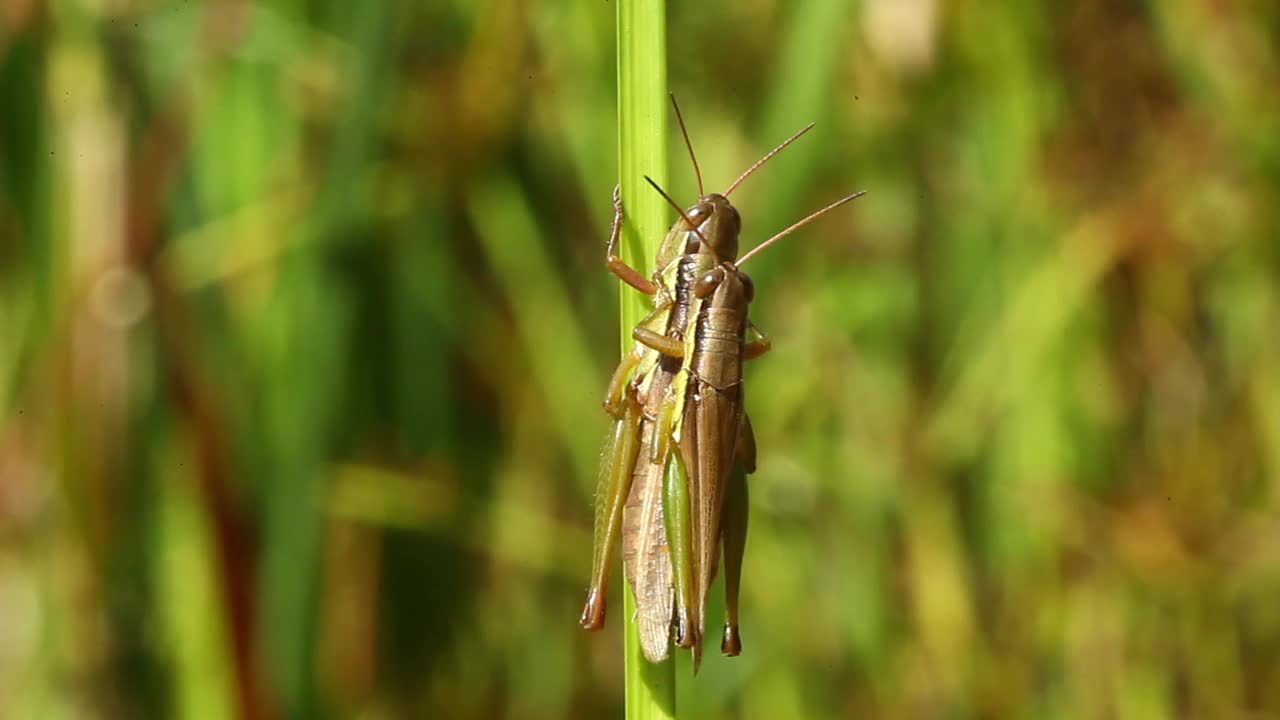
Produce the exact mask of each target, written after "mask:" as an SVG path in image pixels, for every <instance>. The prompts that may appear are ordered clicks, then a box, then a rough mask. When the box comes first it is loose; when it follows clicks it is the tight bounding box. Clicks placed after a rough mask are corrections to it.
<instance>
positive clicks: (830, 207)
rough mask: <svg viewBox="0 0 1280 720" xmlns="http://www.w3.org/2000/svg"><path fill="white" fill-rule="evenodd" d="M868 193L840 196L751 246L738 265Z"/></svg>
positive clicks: (864, 191) (862, 191)
mask: <svg viewBox="0 0 1280 720" xmlns="http://www.w3.org/2000/svg"><path fill="white" fill-rule="evenodd" d="M787 142H790V140H788V141H787ZM783 144H784V145H785V144H786V143H783ZM774 152H777V151H776V150H775V151H774ZM771 154H772V153H771ZM765 159H766V160H767V159H768V158H767V157H766V158H765ZM866 194H867V191H866V190H859V191H858V192H856V193H854V194H852V195H846V196H845V197H842V198H840V199H839V200H837V201H835V202H833V203H831V204H830V205H828V206H826V207H824V208H822V209H821V210H819V211H817V212H815V213H813V214H812V215H810V216H809V217H807V218H805V219H803V220H801V221H800V222H797V223H795V224H794V225H792V226H791V227H789V228H787V229H786V230H783V231H782V232H780V233H778V234H777V235H774V236H773V237H771V238H769V239H768V240H765V241H764V242H762V243H760V244H759V245H757V246H755V247H753V248H751V251H750V252H748V253H747V254H746V255H743V256H742V257H741V258H739V259H738V262H737V265H736V267H739V268H740V267H742V266H743V264H744V263H746V262H747V261H748V260H750V259H751V256H752V255H755V254H756V253H758V252H760V251H761V250H763V249H765V248H767V247H769V246H770V245H772V244H773V243H775V242H777V241H778V240H781V239H782V238H784V237H786V236H787V235H790V234H791V233H792V232H794V231H796V230H799V229H800V228H802V227H804V226H805V225H808V224H809V223H811V222H813V221H814V220H817V219H818V218H819V217H821V216H822V215H824V214H826V213H828V212H830V211H832V210H835V209H836V208H838V207H840V206H841V205H843V204H845V203H847V202H849V201H850V200H853V199H854V198H859V197H862V196H863V195H866Z"/></svg>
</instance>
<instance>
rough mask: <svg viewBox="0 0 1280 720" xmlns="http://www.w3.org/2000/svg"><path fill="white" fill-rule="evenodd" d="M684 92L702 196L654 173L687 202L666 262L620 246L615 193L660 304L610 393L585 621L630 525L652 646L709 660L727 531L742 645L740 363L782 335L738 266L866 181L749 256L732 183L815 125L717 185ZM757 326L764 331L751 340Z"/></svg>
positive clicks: (645, 645)
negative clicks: (707, 637)
mask: <svg viewBox="0 0 1280 720" xmlns="http://www.w3.org/2000/svg"><path fill="white" fill-rule="evenodd" d="M672 105H673V106H674V107H675V112H676V117H677V119H678V120H679V122H680V129H681V132H682V133H683V135H684V139H685V144H686V146H687V147H688V148H689V155H690V158H691V159H692V161H693V167H694V172H695V174H696V175H697V178H698V192H699V195H700V197H699V200H698V202H697V203H696V204H694V205H692V206H691V207H689V208H688V209H687V210H682V209H681V208H680V206H679V205H678V204H677V203H676V202H675V201H674V200H672V199H671V197H670V196H669V195H667V193H666V192H665V191H663V190H662V189H661V188H660V187H658V186H657V184H656V183H654V182H653V181H652V180H650V179H649V178H647V177H646V178H645V179H646V180H648V181H649V183H650V184H651V185H653V187H654V189H656V190H657V191H658V192H659V193H661V194H662V196H663V197H664V198H665V199H666V200H667V202H668V203H669V204H670V205H671V206H672V207H673V208H674V209H675V210H676V212H677V213H679V214H680V218H679V219H678V220H677V221H676V222H675V224H673V225H672V227H671V230H670V231H669V232H668V233H667V236H666V238H665V239H664V240H663V242H662V245H661V246H660V247H659V250H658V254H657V258H656V268H657V269H656V270H655V272H654V274H653V276H652V278H646V277H645V276H644V275H643V274H642V273H641V272H639V271H637V270H636V269H634V268H632V267H630V266H629V265H627V264H626V263H625V262H623V261H622V259H621V258H620V257H618V255H617V245H618V240H619V237H620V235H621V230H622V222H623V217H624V213H623V208H622V203H621V198H620V196H619V194H618V191H616V190H615V192H614V222H613V228H612V232H611V234H610V238H609V249H608V255H607V261H606V262H607V265H608V267H609V269H610V271H612V272H613V273H614V274H615V275H617V276H618V277H619V278H620V279H621V280H622V281H624V282H626V283H627V284H628V285H630V286H632V287H633V288H635V289H637V290H639V291H640V292H643V293H645V294H647V295H650V296H652V297H653V298H654V300H653V311H652V312H651V313H650V314H649V315H648V317H646V318H645V319H644V320H643V321H641V323H640V324H639V325H638V326H637V327H636V328H635V329H634V330H633V332H632V337H633V339H634V340H635V345H634V347H633V349H632V351H631V352H630V353H628V354H627V355H626V356H625V357H624V358H623V359H622V361H621V362H620V363H619V365H618V368H617V370H616V371H615V372H614V374H613V377H612V379H611V380H610V383H609V389H608V392H607V394H606V398H605V409H606V410H607V411H608V412H609V414H610V415H611V416H613V418H614V425H613V428H612V431H611V432H610V434H609V437H608V440H607V444H606V448H605V451H604V463H603V465H602V468H601V476H600V484H599V488H598V490H597V494H596V517H595V549H594V553H593V563H592V573H591V586H590V588H589V590H588V595H587V602H586V605H585V607H584V608H583V612H582V620H581V622H582V625H583V627H585V628H587V629H588V630H596V629H599V628H601V627H603V625H604V614H605V589H606V583H607V581H608V576H609V569H610V563H611V559H612V555H613V547H614V546H615V545H616V544H617V542H618V539H619V535H620V534H621V538H622V544H623V561H624V565H625V570H626V576H627V581H628V582H629V583H630V584H631V587H632V589H633V591H634V593H635V597H636V606H637V615H638V618H637V620H638V624H639V629H640V640H641V646H642V649H643V650H644V654H645V657H646V658H648V659H649V660H650V661H652V662H659V661H661V660H664V659H666V657H667V656H668V654H669V648H670V644H671V641H672V640H674V642H675V644H676V645H678V646H680V647H688V648H691V649H692V652H693V658H694V671H695V672H697V668H698V664H699V662H700V659H701V645H702V642H701V641H702V636H703V631H704V628H705V626H706V623H705V619H706V605H707V596H708V594H709V592H710V589H711V583H712V581H713V580H714V579H715V575H716V571H717V565H718V562H719V555H720V548H721V545H722V544H723V547H724V555H725V595H726V597H725V615H726V618H725V625H724V632H723V637H722V640H721V645H720V648H721V651H722V652H723V653H724V654H726V655H737V654H738V653H739V652H740V651H741V639H740V637H739V633H738V621H737V614H738V588H739V581H740V578H741V569H742V555H743V551H744V549H745V546H746V531H747V486H746V475H747V474H749V473H752V472H754V471H755V438H754V436H753V434H752V431H751V423H750V421H749V420H748V418H747V415H746V411H745V409H744V398H743V384H742V363H743V361H744V360H749V359H752V358H754V357H758V356H759V355H761V354H763V353H765V352H767V351H768V350H769V347H770V345H769V341H768V339H766V338H765V337H764V335H763V334H761V333H760V332H759V331H758V330H756V329H755V327H754V325H752V324H751V322H750V320H748V318H747V307H748V304H749V303H750V302H751V300H752V298H753V295H754V291H753V287H752V283H751V280H750V278H749V277H748V276H747V275H746V274H745V273H743V272H742V271H741V270H740V268H741V266H742V264H743V263H745V262H746V261H747V260H748V259H750V257H751V256H752V255H754V254H756V253H757V252H759V251H760V250H763V249H764V248H765V247H767V246H768V245H770V244H772V243H773V242H775V241H777V240H778V239H780V238H782V237H783V236H785V235H787V234H789V233H791V232H792V231H794V230H796V229H797V228H799V227H801V226H803V225H804V224H806V223H808V222H810V221H811V220H813V219H815V218H817V217H818V216H819V215H822V214H823V213H825V212H828V211H830V210H832V209H834V208H836V207H838V206H839V205H842V204H844V203H846V202H848V201H850V200H852V199H854V198H856V197H858V196H860V195H862V193H861V192H859V193H854V194H852V195H849V196H847V197H845V198H842V199H840V200H838V201H837V202H835V203H832V204H831V205H829V206H827V207H826V208H823V209H822V210H819V211H818V212H815V213H813V214H812V215H810V216H808V217H806V218H805V219H803V220H801V221H800V222H797V223H795V224H793V225H792V226H791V227H789V228H787V229H786V230H783V231H782V232H780V233H778V234H777V235H775V236H773V237H772V238H770V239H769V240H766V241H765V242H763V243H761V244H760V245H759V246H757V247H756V248H755V249H754V250H752V251H751V252H749V253H747V255H746V256H744V257H743V258H742V259H741V260H737V255H738V235H739V232H740V230H741V218H740V216H739V214H738V211H737V210H736V209H735V208H734V207H733V205H732V204H731V203H730V202H729V199H728V196H729V195H730V193H732V192H733V191H734V189H736V188H737V187H738V185H739V184H741V183H742V181H743V180H745V179H746V178H747V177H749V176H750V175H751V174H752V173H753V172H755V170H756V169H757V168H759V167H760V166H761V165H763V164H764V163H765V162H767V161H768V160H769V159H770V158H772V157H773V156H774V155H776V154H777V153H778V152H780V151H781V150H782V149H783V148H785V147H786V146H787V145H789V144H790V143H791V142H792V141H794V140H795V139H796V138H798V137H800V136H801V135H803V134H804V133H806V132H808V131H809V130H810V129H811V128H812V127H813V125H812V124H810V125H808V126H806V127H805V128H804V129H802V130H800V131H799V132H797V133H796V134H794V135H792V136H791V137H790V138H788V139H787V140H786V141H784V142H783V143H782V144H781V145H779V146H778V147H776V148H774V149H773V150H772V151H770V152H769V153H768V154H767V155H765V156H764V157H763V158H761V159H760V160H759V161H758V162H756V163H755V164H754V165H752V166H751V167H750V168H748V169H747V171H746V172H744V173H743V174H742V175H741V176H740V177H739V178H738V179H737V180H735V181H734V182H733V184H731V185H730V186H729V188H728V189H727V190H725V191H724V192H723V193H709V194H708V193H705V192H704V191H703V186H702V173H701V171H700V170H699V168H698V161H697V158H696V157H695V156H694V153H693V146H692V144H691V143H689V135H688V132H687V131H686V130H685V126H684V119H683V118H682V117H681V116H680V108H679V107H678V106H676V105H675V98H674V97H672ZM735 260H736V262H735ZM748 330H750V331H751V332H752V333H754V335H755V336H756V337H755V338H754V339H752V340H750V341H748V340H747V334H748ZM677 449H678V452H677V451H676V450H677Z"/></svg>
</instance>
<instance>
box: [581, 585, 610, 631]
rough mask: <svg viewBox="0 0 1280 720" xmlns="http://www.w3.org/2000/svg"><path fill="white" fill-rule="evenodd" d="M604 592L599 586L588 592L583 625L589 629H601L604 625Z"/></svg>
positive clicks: (583, 612) (583, 608) (583, 610)
mask: <svg viewBox="0 0 1280 720" xmlns="http://www.w3.org/2000/svg"><path fill="white" fill-rule="evenodd" d="M604 601H605V597H604V593H602V592H600V589H599V588H591V591H590V592H588V593H587V603H586V605H583V606H582V619H581V620H580V621H579V622H580V623H582V627H583V628H585V629H587V630H599V629H600V628H602V627H604V604H605V602H604Z"/></svg>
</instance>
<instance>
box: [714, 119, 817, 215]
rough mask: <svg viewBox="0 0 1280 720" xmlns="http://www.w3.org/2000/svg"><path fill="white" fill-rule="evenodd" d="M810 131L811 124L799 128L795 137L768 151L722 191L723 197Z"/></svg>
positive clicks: (727, 195)
mask: <svg viewBox="0 0 1280 720" xmlns="http://www.w3.org/2000/svg"><path fill="white" fill-rule="evenodd" d="M812 129H813V123H809V124H808V125H805V126H804V127H803V128H801V129H800V132H798V133H796V134H795V135H792V136H791V137H789V138H787V139H786V140H783V141H782V144H781V145H779V146H778V147H776V148H774V149H772V150H770V151H769V154H768V155H765V156H764V157H762V158H760V159H759V160H757V161H756V164H755V165H752V166H751V167H749V168H747V171H746V172H744V173H742V175H740V176H738V179H737V180H734V181H733V184H732V185H730V186H729V189H728V190H725V191H724V196H725V197H729V193H731V192H733V191H734V189H736V188H737V187H738V186H739V185H741V184H742V181H743V180H746V179H747V178H748V177H750V176H751V173H753V172H755V171H756V169H757V168H759V167H760V166H761V165H763V164H765V163H767V162H769V160H770V159H772V158H773V156H774V155H777V154H778V153H780V152H782V148H784V147H786V146H788V145H790V144H791V143H793V142H795V140H796V138H798V137H800V136H801V135H803V134H805V133H807V132H809V131H810V130H812Z"/></svg>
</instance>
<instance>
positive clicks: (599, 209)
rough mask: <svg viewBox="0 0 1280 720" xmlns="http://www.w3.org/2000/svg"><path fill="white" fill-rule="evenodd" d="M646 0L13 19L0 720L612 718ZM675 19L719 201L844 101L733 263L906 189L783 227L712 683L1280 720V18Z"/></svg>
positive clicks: (1017, 9) (975, 11)
mask: <svg viewBox="0 0 1280 720" xmlns="http://www.w3.org/2000/svg"><path fill="white" fill-rule="evenodd" d="M614 12H615V8H614V5H613V4H612V3H611V2H607V1H593V2H580V3H579V2H549V1H547V2H540V3H536V2H519V1H516V0H492V1H488V2H481V1H476V0H432V1H430V2H427V3H391V2H341V1H339V0H327V1H319V0H317V1H313V2H301V1H300V0H277V1H275V2H259V3H253V2H246V1H242V0H227V1H225V2H210V3H199V2H189V1H186V0H184V1H183V2H162V1H160V0H155V1H150V2H148V1H143V0H94V1H92V2H90V1H82V2H73V1H70V0H68V1H62V2H42V1H41V0H8V1H7V2H5V3H3V4H2V5H0V716H3V717H5V718H10V717H12V718H81V717H104V718H166V717H182V718H227V717H242V718H255V719H263V718H268V719H269V718H280V717H322V718H326V717H327V718H402V717H439V718H498V717H502V718H520V719H525V718H529V719H535V720H536V719H539V718H565V717H573V718H596V717H617V716H620V714H621V704H622V686H621V678H622V672H621V657H622V652H621V622H620V621H621V616H620V612H621V606H622V604H621V598H620V596H619V595H618V593H619V592H620V590H621V587H620V584H619V581H618V579H617V575H618V573H615V579H614V584H613V586H612V597H613V601H612V603H611V606H612V607H613V608H614V613H613V615H612V616H611V619H610V623H609V626H608V627H607V629H606V631H605V632H603V633H600V634H596V635H589V634H587V633H584V632H582V631H581V630H580V629H579V628H578V627H577V624H576V621H577V618H578V612H579V608H580V605H581V602H582V599H583V591H584V588H585V585H586V578H587V572H588V570H589V563H590V541H591V528H590V523H591V517H592V511H591V501H592V493H593V491H594V485H595V477H594V476H595V466H596V462H597V457H596V454H597V452H598V450H599V446H600V442H601V440H602V438H603V436H604V433H605V430H606V427H607V422H606V417H605V415H604V414H603V412H601V410H600V408H599V401H600V399H601V393H602V391H603V388H604V384H605V381H606V380H607V377H608V373H609V371H610V370H611V369H612V367H613V363H614V362H615V361H616V357H617V351H618V346H619V339H618V328H617V309H616V308H617V297H618V293H619V288H618V285H619V283H618V282H617V281H616V279H614V278H613V277H612V276H610V275H608V274H607V273H606V272H605V270H604V267H603V262H602V261H603V255H604V242H605V238H606V236H607V231H608V221H609V218H610V205H609V195H610V191H611V189H612V187H613V185H614V182H615V181H616V180H615V179H616V174H617V169H616V162H617V161H616V158H617V148H616V122H615V121H616V112H615V97H614V87H615V65H614V59H613V52H614V26H613V21H614V15H613V14H614ZM668 19H669V31H670V38H669V43H670V56H669V63H670V68H671V87H672V89H673V90H674V91H675V92H676V94H677V96H678V97H679V98H680V99H681V100H682V104H683V108H684V111H685V115H686V118H687V120H688V122H689V126H690V133H691V135H692V137H693V140H694V143H695V145H696V147H697V149H698V151H699V155H700V159H701V161H702V167H703V172H704V174H705V176H706V177H707V180H708V186H709V187H712V188H720V187H723V186H724V185H726V184H727V183H728V182H729V180H730V179H731V178H733V177H735V176H736V175H737V174H738V173H739V172H740V171H741V170H742V169H743V168H745V167H746V166H747V165H748V164H749V163H750V162H751V161H753V160H755V159H756V158H757V157H758V156H759V155H760V154H761V153H763V152H764V151H765V150H766V149H768V148H769V147H771V146H772V145H773V144H774V143H776V142H777V141H778V140H780V139H782V138H783V137H786V136H787V135H788V134H790V133H791V132H792V131H794V130H796V129H798V128H799V127H801V126H803V125H804V124H805V123H807V122H809V121H816V122H817V123H818V127H817V129H816V130H815V131H814V132H813V133H811V134H810V135H809V136H807V137H805V138H804V139H803V140H801V141H800V142H798V143H797V144H796V145H794V146H793V148H792V149H789V150H788V151H787V152H786V153H784V155H782V156H780V157H779V158H778V159H777V160H776V161H775V162H773V163H771V164H770V165H769V166H768V167H766V168H765V170H764V171H762V172H761V173H759V174H758V175H757V176H756V177H753V178H752V179H751V180H750V181H749V182H748V183H747V184H745V185H744V186H743V187H742V189H741V191H740V192H739V193H737V194H735V201H736V202H737V203H738V206H739V207H740V208H741V209H742V213H743V216H744V224H745V228H744V237H743V246H744V248H745V247H750V246H751V245H753V244H754V243H756V242H758V241H760V240H761V239H763V238H765V237H767V236H768V235H769V234H772V232H774V231H776V230H778V229H780V228H782V227H785V226H786V225H787V224H788V223H789V222H790V221H792V220H794V219H797V218H799V217H801V216H802V215H803V214H804V213H806V212H808V211H810V210H812V209H814V208H816V207H819V206H821V205H823V204H825V203H826V202H828V201H830V200H832V199H834V198H836V197H839V196H840V195H843V194H845V193H847V192H850V191H853V190H858V189H866V190H868V191H869V194H868V195H867V196H866V197H865V198H863V199H861V200H859V201H857V202H856V203H854V204H853V205H850V206H848V207H846V208H844V209H842V210H841V211H839V212H837V213H834V214H833V215H831V216H829V217H827V218H824V219H823V220H822V221H820V222H819V223H816V224H815V225H813V226H811V227H810V228H808V229H806V230H804V231H803V232H802V233H800V234H798V235H796V236H795V237H794V238H790V239H788V240H787V241H786V242H785V243H783V244H781V245H779V246H778V247H776V248H774V249H771V250H770V251H769V252H768V253H766V254H765V255H764V256H762V257H761V258H760V259H759V260H757V261H754V262H753V267H752V275H753V276H754V278H755V281H756V287H757V290H758V295H757V300H756V302H755V304H754V306H753V312H754V315H755V319H756V322H757V324H758V325H759V326H760V327H761V328H762V329H763V330H764V331H765V332H766V333H768V334H769V335H770V336H771V337H772V339H773V341H774V346H775V350H774V352H773V353H772V354H770V355H768V356H766V357H765V358H763V359H761V360H759V361H757V362H755V363H753V364H752V365H751V367H750V369H749V371H748V376H747V382H748V387H749V391H748V407H749V408H750V411H751V413H752V417H753V419H754V421H755V429H756V433H757V435H758V438H759V445H760V467H759V472H758V473H757V474H756V475H755V476H754V477H753V478H752V481H751V482H752V483H753V485H752V487H753V491H752V492H753V495H752V508H751V513H752V515H751V533H752V534H751V538H750V540H749V543H748V548H747V560H746V568H745V579H744V588H743V592H744V597H743V610H744V617H743V632H744V638H745V648H746V649H745V653H744V655H743V656H742V657H741V658H738V659H733V660H726V659H723V658H720V657H719V656H718V654H713V655H714V656H713V657H710V658H709V660H708V661H707V662H706V663H705V664H704V666H703V670H702V673H701V674H700V675H699V676H698V677H697V678H696V679H691V678H690V676H689V666H688V661H687V657H684V658H682V659H681V664H680V667H679V668H678V672H677V677H678V683H679V706H680V709H681V714H682V715H683V716H686V717H726V718H729V717H742V718H800V717H806V718H827V717H848V718H904V717H918V718H979V717H981V718H1164V717H1188V718H1190V717H1196V718H1262V717H1277V716H1280V488H1278V487H1277V484H1278V481H1280V334H1278V333H1277V330H1278V329H1280V282H1278V281H1280V85H1278V84H1277V82H1278V81H1277V78H1280V5H1277V4H1276V3H1273V2H1269V1H1264V0H1253V1H1251V2H1250V1H1245V0H1241V1H1239V2H1211V1H1210V0H1167V1H1165V2H1145V3H1144V2H1114V1H1110V0H1081V1H1080V2H1074V3H1043V4H1042V3H1034V2H1007V3H945V4H944V3H941V2H938V1H937V0H862V1H861V2H854V3H844V2H839V1H838V0H795V1H793V2H782V1H780V0H750V1H748V2H732V3H730V2H723V3H673V4H672V7H671V8H670V9H669V15H668ZM674 127H675V126H674V124H672V128H673V131H672V137H671V139H670V140H671V142H670V150H671V168H672V178H673V179H672V181H671V185H672V190H673V192H674V193H675V195H676V196H677V197H678V198H681V199H682V200H683V199H692V197H693V195H694V192H695V190H696V188H695V185H694V183H693V180H692V172H691V171H689V166H688V164H687V161H686V159H685V156H684V152H683V148H682V146H681V145H680V143H679V140H678V136H677V135H675V134H674ZM716 595H717V597H718V595H719V594H718V593H716ZM717 602H718V600H717ZM719 612H720V610H719V609H718V606H717V607H715V608H713V609H712V610H711V613H712V616H713V617H718V613H719Z"/></svg>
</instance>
